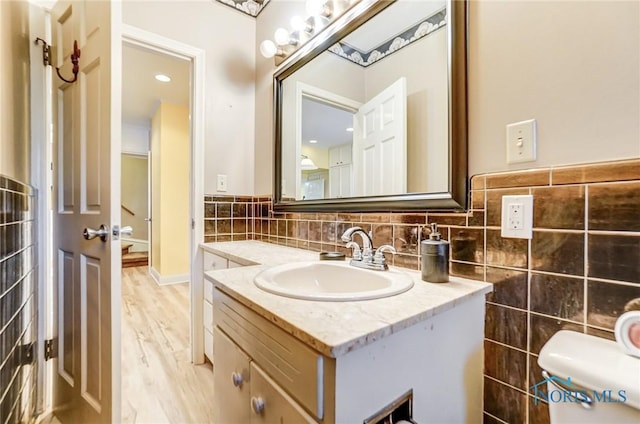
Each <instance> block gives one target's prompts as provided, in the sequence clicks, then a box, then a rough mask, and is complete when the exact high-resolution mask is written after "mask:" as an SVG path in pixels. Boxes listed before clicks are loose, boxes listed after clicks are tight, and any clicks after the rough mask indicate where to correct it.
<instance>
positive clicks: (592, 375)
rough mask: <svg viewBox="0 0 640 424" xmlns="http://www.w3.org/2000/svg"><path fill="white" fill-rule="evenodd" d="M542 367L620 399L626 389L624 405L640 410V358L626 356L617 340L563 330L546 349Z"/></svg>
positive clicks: (541, 357) (580, 384) (587, 387)
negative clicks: (621, 391) (622, 391)
mask: <svg viewBox="0 0 640 424" xmlns="http://www.w3.org/2000/svg"><path fill="white" fill-rule="evenodd" d="M538 364H539V365H540V367H542V369H544V370H547V372H549V373H550V374H552V375H555V376H557V377H560V378H562V379H565V380H566V379H567V378H569V377H571V383H572V384H576V385H578V386H582V387H583V388H585V389H588V390H596V391H598V392H602V391H605V390H611V391H612V396H614V397H617V398H618V391H619V390H624V391H625V395H626V398H627V400H626V401H625V402H624V403H625V404H626V405H628V406H632V407H634V408H636V409H640V358H634V357H632V356H630V355H627V354H625V353H624V352H623V350H622V347H620V346H618V344H617V343H616V342H614V341H611V340H606V339H603V338H600V337H594V336H590V335H588V334H582V333H577V332H575V331H568V330H561V331H558V332H557V333H556V334H554V335H553V336H552V337H551V338H550V339H549V340H548V341H547V343H546V344H545V345H544V346H543V347H542V350H540V356H539V357H538ZM540 380H542V377H541V378H540ZM619 400H622V399H619Z"/></svg>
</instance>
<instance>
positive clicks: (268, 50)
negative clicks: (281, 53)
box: [260, 40, 278, 59]
mask: <svg viewBox="0 0 640 424" xmlns="http://www.w3.org/2000/svg"><path fill="white" fill-rule="evenodd" d="M277 51H278V48H277V47H276V45H275V43H274V42H273V41H271V40H264V41H263V42H262V43H260V53H261V54H262V56H264V57H266V58H267V59H268V58H270V57H273V56H275V55H276V52H277Z"/></svg>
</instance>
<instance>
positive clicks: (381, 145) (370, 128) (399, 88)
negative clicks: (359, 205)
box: [352, 77, 407, 196]
mask: <svg viewBox="0 0 640 424" xmlns="http://www.w3.org/2000/svg"><path fill="white" fill-rule="evenodd" d="M353 134H354V136H353V172H354V192H353V193H352V195H353V196H377V195H388V194H401V193H406V191H407V81H406V79H405V78H404V77H402V78H400V79H399V80H397V81H396V82H394V83H393V84H391V85H390V86H389V87H387V88H385V89H384V90H382V91H381V92H380V93H379V94H377V95H376V96H375V97H373V98H372V99H371V100H369V101H368V102H367V103H365V104H364V105H362V106H361V107H360V109H358V112H357V113H356V114H355V115H354V132H353Z"/></svg>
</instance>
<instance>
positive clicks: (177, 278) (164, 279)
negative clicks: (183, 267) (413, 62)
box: [149, 266, 191, 286]
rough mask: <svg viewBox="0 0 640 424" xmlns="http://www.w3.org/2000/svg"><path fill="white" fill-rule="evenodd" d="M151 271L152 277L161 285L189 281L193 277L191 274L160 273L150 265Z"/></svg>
mask: <svg viewBox="0 0 640 424" xmlns="http://www.w3.org/2000/svg"><path fill="white" fill-rule="evenodd" d="M149 273H150V274H151V278H153V279H154V281H155V282H156V283H157V284H158V285H159V286H168V285H170V284H180V283H188V282H189V280H190V278H191V276H190V274H175V275H160V273H159V272H158V271H157V270H156V269H155V268H154V267H152V266H151V267H149Z"/></svg>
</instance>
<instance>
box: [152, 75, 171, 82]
mask: <svg viewBox="0 0 640 424" xmlns="http://www.w3.org/2000/svg"><path fill="white" fill-rule="evenodd" d="M155 79H157V80H158V81H160V82H171V77H170V76H169V75H165V74H156V76H155Z"/></svg>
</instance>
